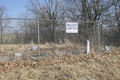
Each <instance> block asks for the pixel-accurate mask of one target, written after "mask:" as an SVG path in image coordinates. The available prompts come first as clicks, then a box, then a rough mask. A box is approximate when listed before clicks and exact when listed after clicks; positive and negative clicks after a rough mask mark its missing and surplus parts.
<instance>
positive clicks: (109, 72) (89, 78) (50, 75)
mask: <svg viewBox="0 0 120 80" xmlns="http://www.w3.org/2000/svg"><path fill="white" fill-rule="evenodd" d="M52 45H54V44H48V43H46V44H45V45H41V53H42V54H43V53H44V54H45V52H46V51H47V52H48V53H51V52H52V53H53V54H47V55H44V54H43V55H42V56H41V58H40V59H41V61H40V62H38V61H37V60H38V57H34V55H36V54H37V51H31V46H36V44H33V43H31V44H29V45H27V44H26V45H20V44H19V45H15V44H14V45H8V44H7V45H0V80H103V79H104V80H120V76H119V75H120V72H119V71H120V53H119V48H114V47H113V48H112V51H113V52H103V53H101V54H97V53H90V54H78V53H77V54H70V53H69V54H68V53H67V51H68V50H69V49H72V50H78V49H79V48H78V47H79V46H77V45H75V46H74V45H69V46H68V45H67V44H66V45H62V44H61V45H55V46H52ZM65 46H67V47H65ZM72 46H73V47H72ZM56 48H57V50H56ZM81 48H82V47H81ZM53 49H54V50H53ZM65 50H66V51H65ZM60 51H61V52H62V53H61V52H60ZM13 52H21V53H24V54H23V56H22V57H21V58H14V57H13ZM58 53H59V54H58ZM61 54H62V55H61Z"/></svg>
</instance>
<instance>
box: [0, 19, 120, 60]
mask: <svg viewBox="0 0 120 80" xmlns="http://www.w3.org/2000/svg"><path fill="white" fill-rule="evenodd" d="M66 22H69V21H60V20H35V19H20V18H19V19H18V18H3V19H1V22H0V23H1V24H0V56H2V57H3V56H10V57H9V60H13V58H12V57H13V55H14V56H15V53H22V54H23V59H25V60H29V59H30V60H38V55H39V54H40V56H41V59H43V58H44V59H50V58H58V57H59V58H63V57H65V56H69V57H70V56H75V55H79V54H83V53H86V41H87V40H89V41H90V53H100V52H105V49H104V47H105V46H111V47H116V46H120V45H119V43H120V30H119V28H120V23H119V22H114V23H108V22H104V23H102V22H94V21H86V22H85V21H76V22H77V23H78V33H66ZM70 22H72V21H70ZM117 50H119V49H117ZM60 55H62V56H60ZM55 56H57V57H55ZM2 57H1V60H2ZM39 60H40V58H39Z"/></svg>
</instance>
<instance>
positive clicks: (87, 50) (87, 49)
mask: <svg viewBox="0 0 120 80" xmlns="http://www.w3.org/2000/svg"><path fill="white" fill-rule="evenodd" d="M85 52H86V53H87V54H88V53H90V42H89V40H87V41H86V51H85Z"/></svg>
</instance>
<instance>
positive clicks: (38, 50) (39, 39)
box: [38, 20, 40, 62]
mask: <svg viewBox="0 0 120 80" xmlns="http://www.w3.org/2000/svg"><path fill="white" fill-rule="evenodd" d="M38 57H39V62H40V32H39V20H38Z"/></svg>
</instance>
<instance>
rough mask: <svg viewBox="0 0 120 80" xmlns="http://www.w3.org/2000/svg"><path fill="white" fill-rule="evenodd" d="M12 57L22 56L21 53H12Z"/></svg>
mask: <svg viewBox="0 0 120 80" xmlns="http://www.w3.org/2000/svg"><path fill="white" fill-rule="evenodd" d="M14 56H15V57H21V56H22V53H14Z"/></svg>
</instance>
